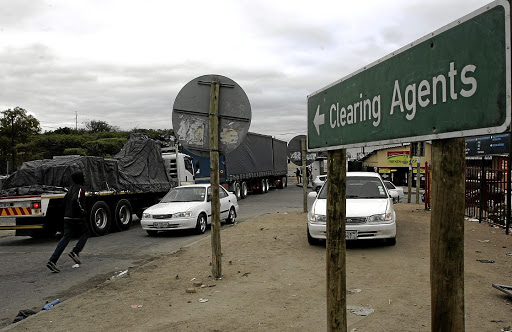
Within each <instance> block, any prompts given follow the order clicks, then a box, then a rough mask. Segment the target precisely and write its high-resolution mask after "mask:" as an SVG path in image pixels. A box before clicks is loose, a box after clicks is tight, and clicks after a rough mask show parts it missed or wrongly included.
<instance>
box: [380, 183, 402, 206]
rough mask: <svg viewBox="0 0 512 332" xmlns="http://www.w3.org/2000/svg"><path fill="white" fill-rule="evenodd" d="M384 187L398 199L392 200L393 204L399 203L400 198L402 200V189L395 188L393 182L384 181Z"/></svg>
mask: <svg viewBox="0 0 512 332" xmlns="http://www.w3.org/2000/svg"><path fill="white" fill-rule="evenodd" d="M384 185H386V188H388V191H389V192H396V193H397V195H398V197H396V198H393V203H399V202H400V201H401V200H402V198H404V188H402V187H397V186H395V185H394V184H393V182H391V181H388V180H384Z"/></svg>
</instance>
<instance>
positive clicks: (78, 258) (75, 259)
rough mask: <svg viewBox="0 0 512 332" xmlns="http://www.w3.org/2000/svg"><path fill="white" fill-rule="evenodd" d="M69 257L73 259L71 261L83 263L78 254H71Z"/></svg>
mask: <svg viewBox="0 0 512 332" xmlns="http://www.w3.org/2000/svg"><path fill="white" fill-rule="evenodd" d="M68 256H69V257H71V259H72V260H74V261H75V263H77V264H82V262H81V261H80V257H78V254H77V253H75V252H74V251H72V252H70V253H69V254H68Z"/></svg>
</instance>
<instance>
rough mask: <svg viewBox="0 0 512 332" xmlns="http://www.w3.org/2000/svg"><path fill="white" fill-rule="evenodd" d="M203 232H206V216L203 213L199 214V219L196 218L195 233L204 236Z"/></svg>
mask: <svg viewBox="0 0 512 332" xmlns="http://www.w3.org/2000/svg"><path fill="white" fill-rule="evenodd" d="M205 231H206V215H205V214H204V213H201V214H200V215H199V217H197V223H196V233H197V234H204V232H205Z"/></svg>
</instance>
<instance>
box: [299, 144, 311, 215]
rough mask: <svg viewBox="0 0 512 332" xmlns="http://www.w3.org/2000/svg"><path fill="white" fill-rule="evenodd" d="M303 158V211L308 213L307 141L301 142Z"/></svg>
mask: <svg viewBox="0 0 512 332" xmlns="http://www.w3.org/2000/svg"><path fill="white" fill-rule="evenodd" d="M300 151H301V157H302V210H303V212H304V213H307V212H308V181H309V178H308V174H307V173H308V172H307V171H306V167H307V166H306V140H305V139H303V140H301V149H300Z"/></svg>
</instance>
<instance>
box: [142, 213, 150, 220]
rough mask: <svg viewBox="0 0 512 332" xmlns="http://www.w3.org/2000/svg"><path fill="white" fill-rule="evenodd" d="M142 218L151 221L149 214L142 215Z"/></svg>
mask: <svg viewBox="0 0 512 332" xmlns="http://www.w3.org/2000/svg"><path fill="white" fill-rule="evenodd" d="M142 218H144V219H151V214H149V213H143V214H142Z"/></svg>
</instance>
